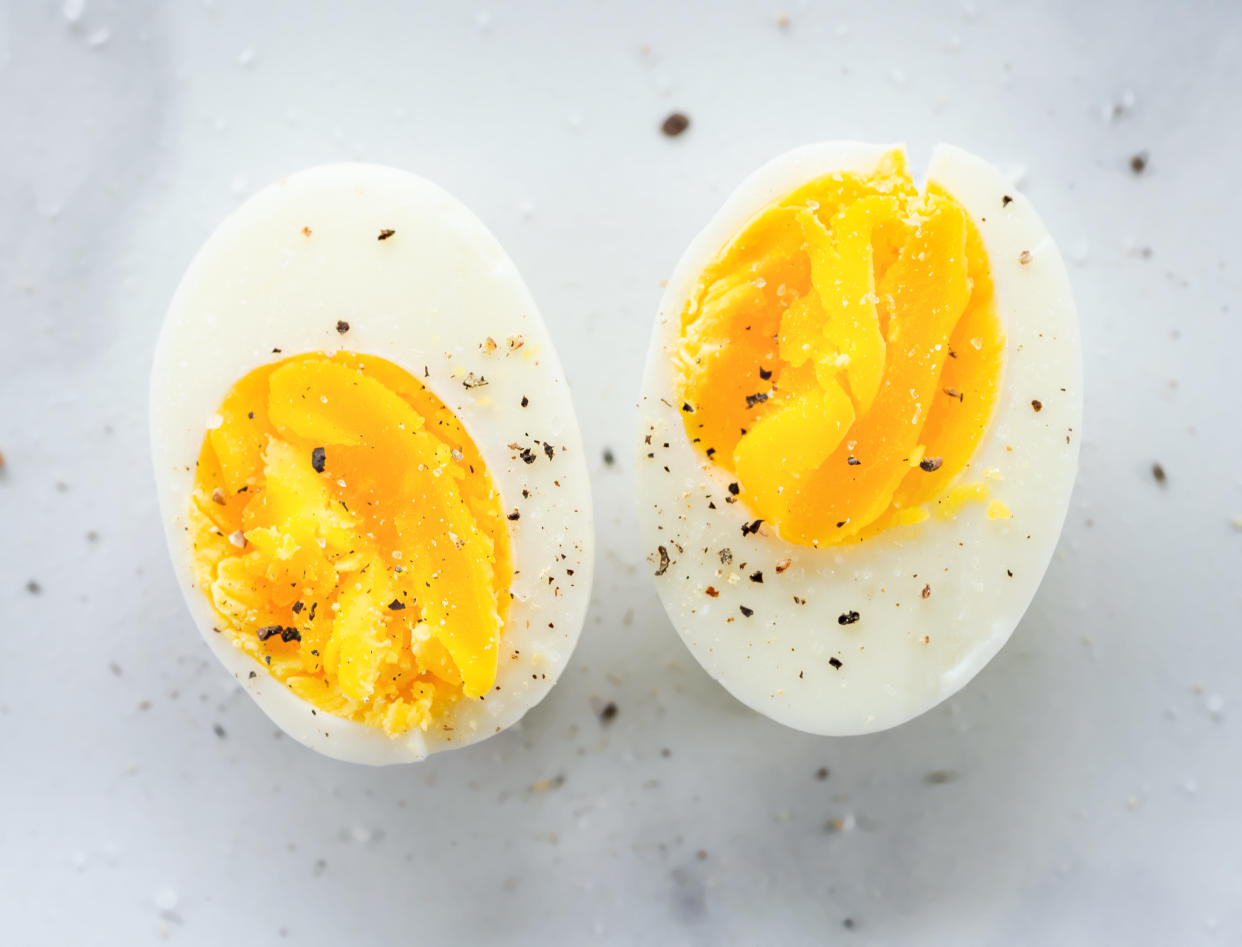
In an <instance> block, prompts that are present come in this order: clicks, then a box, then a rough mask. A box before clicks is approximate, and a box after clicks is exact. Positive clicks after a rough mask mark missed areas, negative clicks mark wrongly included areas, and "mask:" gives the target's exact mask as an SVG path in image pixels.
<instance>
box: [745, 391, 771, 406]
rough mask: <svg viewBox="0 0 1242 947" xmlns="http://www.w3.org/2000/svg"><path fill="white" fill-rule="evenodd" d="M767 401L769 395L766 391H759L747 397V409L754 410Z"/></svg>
mask: <svg viewBox="0 0 1242 947" xmlns="http://www.w3.org/2000/svg"><path fill="white" fill-rule="evenodd" d="M767 400H768V393H767V392H766V391H757V392H755V393H754V394H753V395H747V396H746V407H748V408H753V407H754V406H755V405H757V404H763V403H764V402H765V401H767Z"/></svg>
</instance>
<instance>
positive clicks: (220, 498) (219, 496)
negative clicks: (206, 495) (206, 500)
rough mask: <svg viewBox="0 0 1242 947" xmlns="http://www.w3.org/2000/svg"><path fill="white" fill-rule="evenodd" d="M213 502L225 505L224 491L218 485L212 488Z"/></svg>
mask: <svg viewBox="0 0 1242 947" xmlns="http://www.w3.org/2000/svg"><path fill="white" fill-rule="evenodd" d="M211 502H212V503H218V504H219V505H220V506H224V491H223V490H221V489H220V488H219V487H216V488H215V489H214V490H212V491H211Z"/></svg>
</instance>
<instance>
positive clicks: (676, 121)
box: [660, 112, 690, 138]
mask: <svg viewBox="0 0 1242 947" xmlns="http://www.w3.org/2000/svg"><path fill="white" fill-rule="evenodd" d="M689 127H690V119H688V118H687V117H686V116H685V115H684V114H683V113H681V112H673V113H672V114H671V115H670V116H669V117H668V118H666V119H665V120H664V123H663V124H662V125H660V131H662V132H664V134H665V135H667V136H668V137H669V138H676V137H677V136H678V135H680V134H681V133H682V132H684V131H685V130H686V129H687V128H689Z"/></svg>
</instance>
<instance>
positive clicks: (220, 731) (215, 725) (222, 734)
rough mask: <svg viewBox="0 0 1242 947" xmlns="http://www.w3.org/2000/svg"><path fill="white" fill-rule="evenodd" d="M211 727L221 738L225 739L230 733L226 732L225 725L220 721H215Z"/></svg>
mask: <svg viewBox="0 0 1242 947" xmlns="http://www.w3.org/2000/svg"><path fill="white" fill-rule="evenodd" d="M211 729H212V730H213V731H214V732H215V734H216V736H218V737H219V738H220V739H221V740H223V739H224V738H225V737H226V736H228V734H227V733H225V732H224V727H222V726H220V724H218V723H213V724H212V725H211Z"/></svg>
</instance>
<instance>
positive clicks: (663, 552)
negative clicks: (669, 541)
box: [655, 546, 669, 576]
mask: <svg viewBox="0 0 1242 947" xmlns="http://www.w3.org/2000/svg"><path fill="white" fill-rule="evenodd" d="M656 552H658V553H659V554H660V567H659V568H658V569H656V571H655V574H656V575H658V576H659V575H664V573H665V572H667V571H668V564H669V558H668V550H667V549H665V548H664V547H663V546H657V547H656Z"/></svg>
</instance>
